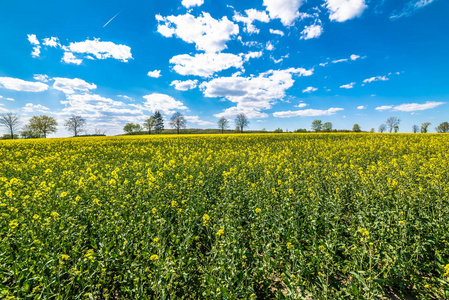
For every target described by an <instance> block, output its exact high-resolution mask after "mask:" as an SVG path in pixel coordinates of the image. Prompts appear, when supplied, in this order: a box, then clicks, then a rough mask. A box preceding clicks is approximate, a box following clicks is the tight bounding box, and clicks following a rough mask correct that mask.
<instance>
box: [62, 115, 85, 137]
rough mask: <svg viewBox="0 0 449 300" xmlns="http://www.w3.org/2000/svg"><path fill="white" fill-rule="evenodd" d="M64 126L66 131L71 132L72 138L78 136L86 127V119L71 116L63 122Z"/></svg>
mask: <svg viewBox="0 0 449 300" xmlns="http://www.w3.org/2000/svg"><path fill="white" fill-rule="evenodd" d="M64 126H65V127H66V128H67V130H68V131H70V132H73V135H74V136H78V135H79V133H80V132H81V131H82V130H83V129H84V127H85V126H86V119H84V118H83V117H81V116H71V117H70V118H68V119H67V120H66V121H65V124H64Z"/></svg>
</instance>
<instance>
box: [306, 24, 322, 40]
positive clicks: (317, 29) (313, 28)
mask: <svg viewBox="0 0 449 300" xmlns="http://www.w3.org/2000/svg"><path fill="white" fill-rule="evenodd" d="M322 33H323V27H322V26H321V25H316V24H315V25H310V26H306V27H305V28H304V30H303V31H302V32H301V39H304V40H309V39H314V38H317V37H319V36H320V35H321V34H322Z"/></svg>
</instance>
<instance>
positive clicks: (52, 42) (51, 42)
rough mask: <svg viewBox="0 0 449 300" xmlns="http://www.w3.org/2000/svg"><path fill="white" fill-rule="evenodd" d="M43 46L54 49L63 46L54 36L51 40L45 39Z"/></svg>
mask: <svg viewBox="0 0 449 300" xmlns="http://www.w3.org/2000/svg"><path fill="white" fill-rule="evenodd" d="M42 44H43V45H44V46H48V47H53V48H56V47H58V46H61V44H59V39H58V38H57V37H54V36H52V37H50V38H45V39H44V42H43V43H42Z"/></svg>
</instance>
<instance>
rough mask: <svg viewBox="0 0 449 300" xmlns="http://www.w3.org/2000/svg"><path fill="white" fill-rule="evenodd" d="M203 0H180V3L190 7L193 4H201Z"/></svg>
mask: <svg viewBox="0 0 449 300" xmlns="http://www.w3.org/2000/svg"><path fill="white" fill-rule="evenodd" d="M203 3H204V0H182V2H181V4H182V6H184V7H185V8H191V7H193V6H201V5H203Z"/></svg>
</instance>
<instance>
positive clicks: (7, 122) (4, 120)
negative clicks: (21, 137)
mask: <svg viewBox="0 0 449 300" xmlns="http://www.w3.org/2000/svg"><path fill="white" fill-rule="evenodd" d="M19 121H20V120H19V116H18V115H17V114H15V113H11V112H9V113H6V114H2V115H1V116H0V125H3V126H5V127H6V128H8V130H9V133H10V134H11V139H14V131H15V130H16V129H17V127H18V126H19Z"/></svg>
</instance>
